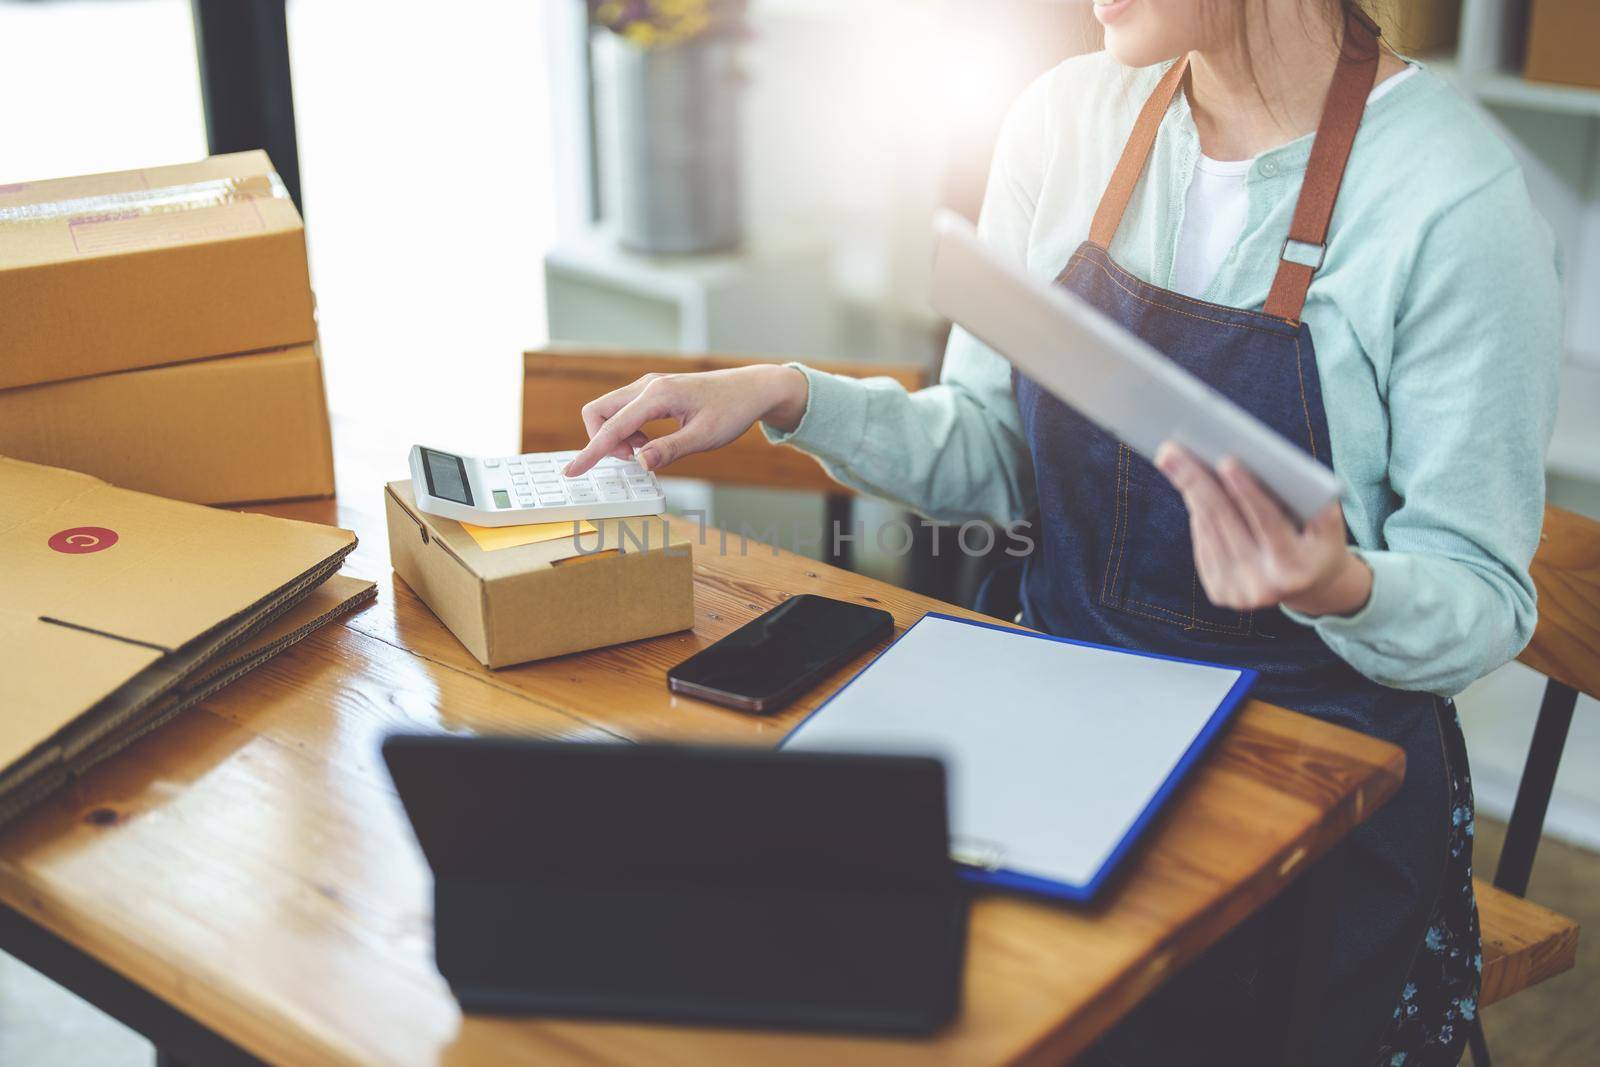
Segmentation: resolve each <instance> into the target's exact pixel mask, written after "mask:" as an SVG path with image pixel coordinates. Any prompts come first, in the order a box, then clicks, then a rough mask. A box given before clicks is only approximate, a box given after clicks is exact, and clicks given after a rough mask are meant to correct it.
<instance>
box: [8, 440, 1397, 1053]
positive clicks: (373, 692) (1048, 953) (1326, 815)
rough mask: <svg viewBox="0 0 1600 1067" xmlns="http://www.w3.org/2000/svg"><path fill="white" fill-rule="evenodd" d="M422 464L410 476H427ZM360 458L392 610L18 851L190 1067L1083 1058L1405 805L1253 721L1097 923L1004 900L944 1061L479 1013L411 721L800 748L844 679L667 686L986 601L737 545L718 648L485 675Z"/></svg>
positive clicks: (1306, 722)
mask: <svg viewBox="0 0 1600 1067" xmlns="http://www.w3.org/2000/svg"><path fill="white" fill-rule="evenodd" d="M402 462H403V461H402ZM351 466H352V463H351V461H349V460H348V459H347V458H346V457H344V456H343V455H341V472H340V476H341V484H342V485H343V486H344V487H345V493H344V495H343V496H342V497H341V499H340V501H339V502H338V503H337V505H336V504H335V503H334V502H331V501H327V502H319V503H302V504H293V505H279V506H276V507H272V508H263V509H261V510H266V511H271V512H273V513H276V514H280V515H287V516H293V517H297V518H306V519H314V520H318V521H326V522H338V523H339V524H341V525H344V526H347V527H350V528H352V529H354V530H356V531H357V532H358V533H359V534H360V537H361V545H360V547H359V549H358V550H357V552H356V554H355V555H354V556H353V557H352V559H351V563H350V566H349V568H348V569H349V570H350V571H352V572H354V573H356V574H358V575H361V576H363V577H368V578H372V579H374V580H376V581H377V582H378V584H379V601H378V603H377V604H376V605H374V606H372V607H370V608H368V609H366V610H365V611H363V612H361V613H360V614H359V615H357V616H355V617H353V618H352V619H351V620H350V621H349V622H348V624H346V625H341V626H334V627H331V628H330V629H328V630H326V631H324V632H322V633H320V634H318V635H316V636H314V637H312V638H311V639H309V640H307V641H306V642H305V643H303V644H302V645H300V646H298V647H297V648H295V649H293V650H291V651H290V652H288V653H286V654H284V655H283V656H282V657H280V658H278V659H276V660H273V661H271V662H270V663H268V664H267V665H265V666H264V667H262V668H260V669H259V670H257V671H255V672H254V673H252V674H250V675H249V676H247V677H245V678H243V679H242V680H240V681H238V682H236V683H234V684H233V685H232V686H230V687H229V688H227V689H226V690H224V691H222V692H221V693H220V694H219V695H217V696H216V697H215V698H213V699H212V700H210V701H208V702H207V703H205V704H204V705H202V706H200V707H198V708H196V709H194V710H191V711H189V712H187V713H186V714H184V715H183V716H182V717H181V718H179V719H178V720H176V721H174V722H173V723H171V724H170V725H168V726H165V727H163V728H162V729H161V730H159V731H157V732H156V733H155V734H153V735H151V736H150V737H148V738H146V739H145V740H143V741H141V742H139V743H138V744H136V745H135V746H133V747H132V748H130V749H128V750H127V751H126V752H124V753H122V754H120V755H118V756H116V757H115V758H113V759H112V760H110V761H109V762H108V763H106V764H104V765H103V766H101V767H100V768H98V769H96V770H95V771H94V772H92V773H91V774H90V775H89V776H87V777H86V778H85V779H84V780H82V781H81V782H80V783H78V784H76V785H75V786H73V787H71V788H70V789H69V790H67V791H65V792H63V793H62V794H60V795H58V796H57V797H55V798H54V799H52V800H51V801H50V802H48V803H46V804H45V805H43V806H42V807H41V808H39V809H38V810H37V811H35V812H33V813H30V815H29V816H27V817H26V818H24V819H23V820H21V821H19V822H18V823H17V824H15V825H13V826H11V827H10V828H9V829H7V830H6V831H5V832H4V833H3V834H0V904H3V905H4V907H0V947H4V948H6V949H7V950H9V951H12V952H13V953H15V954H17V955H19V956H22V957H23V958H24V959H28V960H29V961H30V962H33V963H34V964H35V966H38V967H40V968H41V969H43V970H45V971H46V972H47V973H49V974H51V975H52V976H54V977H56V978H57V980H59V981H62V982H63V983H64V984H67V985H69V986H71V987H73V988H75V989H76V990H78V991H79V992H80V993H81V994H82V995H84V996H86V997H88V998H89V999H91V1000H94V1001H97V1002H99V1003H101V1004H102V1005H103V1006H105V1007H106V1008H107V1009H108V1010H110V1011H112V1013H113V1014H117V1015H119V1016H121V1017H122V1018H124V1019H125V1020H126V1021H129V1022H130V1024H132V1025H135V1026H136V1028H138V1029H141V1030H142V1031H144V1032H145V1033H146V1034H147V1035H148V1036H150V1037H151V1038H152V1040H154V1041H156V1043H157V1044H158V1046H159V1047H162V1048H164V1049H167V1050H170V1052H171V1055H173V1057H174V1058H182V1057H187V1058H188V1059H190V1060H192V1061H193V1062H196V1063H201V1062H204V1063H211V1062H216V1061H220V1060H222V1059H225V1058H239V1057H238V1055H237V1052H238V1050H240V1049H242V1050H245V1051H246V1052H248V1053H249V1054H252V1055H254V1056H256V1057H260V1058H263V1059H266V1060H269V1061H273V1062H279V1063H289V1064H296V1065H300V1064H323V1063H327V1064H408V1065H409V1064H415V1065H422V1064H451V1065H464V1064H486V1065H496V1067H498V1065H502V1064H515V1063H538V1064H591V1065H592V1064H602V1063H603V1064H610V1063H620V1064H650V1065H681V1067H700V1065H703V1064H714V1063H728V1064H756V1063H759V1064H764V1065H772V1064H780V1065H781V1064H794V1065H811V1064H818V1063H826V1064H830V1065H833V1067H843V1065H846V1064H855V1063H873V1064H880V1063H881V1064H919V1065H920V1064H959V1065H962V1067H970V1065H974V1064H999V1063H1062V1062H1065V1061H1066V1060H1069V1059H1070V1058H1071V1057H1072V1056H1074V1055H1075V1054H1076V1053H1078V1052H1079V1051H1081V1050H1082V1049H1083V1048H1084V1047H1085V1046H1086V1045H1088V1044H1089V1043H1090V1042H1091V1041H1092V1040H1093V1039H1094V1037H1095V1036H1096V1035H1097V1034H1099V1033H1100V1032H1102V1031H1103V1030H1104V1029H1105V1028H1106V1027H1107V1026H1109V1025H1110V1024H1111V1023H1113V1022H1114V1021H1115V1020H1116V1019H1118V1018H1119V1017H1120V1016H1121V1015H1122V1014H1123V1013H1125V1012H1126V1011H1127V1010H1128V1009H1129V1008H1130V1007H1131V1006H1132V1005H1134V1004H1135V1003H1137V1002H1138V1001H1139V1000H1140V998H1142V997H1143V996H1145V995H1146V994H1147V993H1148V992H1149V991H1150V990H1151V989H1153V988H1154V987H1155V986H1156V985H1157V984H1158V983H1160V982H1161V981H1162V980H1163V979H1165V978H1166V977H1167V976H1168V975H1170V974H1172V973H1173V972H1174V971H1175V970H1177V969H1178V968H1179V967H1181V966H1182V965H1183V964H1184V963H1185V962H1187V961H1188V960H1190V959H1192V958H1193V957H1194V956H1195V955H1196V954H1197V953H1199V952H1200V951H1201V950H1202V949H1203V948H1204V947H1206V946H1207V945H1209V944H1211V943H1212V942H1214V941H1215V940H1216V939H1217V938H1218V937H1219V936H1220V935H1221V934H1222V933H1224V932H1225V931H1226V930H1228V929H1229V928H1231V927H1232V926H1234V925H1235V924H1237V923H1238V922H1239V921H1240V920H1241V919H1243V918H1244V917H1245V916H1247V915H1249V914H1250V913H1251V912H1252V911H1254V910H1255V909H1256V908H1258V907H1260V906H1261V904H1262V903H1263V902H1265V901H1266V900H1268V899H1269V898H1271V897H1272V896H1273V895H1275V894H1276V893H1277V892H1278V891H1279V890H1280V889H1282V888H1283V886H1284V885H1285V884H1286V883H1287V882H1288V881H1289V880H1291V879H1292V878H1293V877H1295V876H1296V875H1297V874H1298V873H1299V872H1300V871H1302V870H1304V869H1305V868H1306V866H1307V865H1308V864H1309V862H1310V861H1311V860H1312V859H1313V858H1315V857H1316V856H1317V855H1319V854H1321V853H1322V852H1324V851H1325V850H1326V849H1328V848H1329V847H1330V846H1331V845H1332V844H1334V843H1335V842H1337V841H1338V840H1339V839H1340V838H1341V837H1342V836H1343V835H1344V834H1345V833H1346V832H1347V831H1348V830H1349V829H1350V828H1351V827H1352V826H1353V825H1355V824H1356V823H1357V822H1359V821H1360V819H1361V818H1362V817H1363V816H1364V815H1365V814H1366V813H1367V812H1369V811H1371V810H1372V809H1373V808H1375V807H1376V806H1377V805H1378V804H1380V803H1382V802H1383V801H1384V800H1385V799H1386V798H1387V797H1388V796H1390V795H1391V794H1392V793H1393V792H1394V790H1395V789H1396V788H1397V786H1398V784H1399V782H1400V779H1401V776H1402V773H1403V767H1404V756H1403V754H1402V753H1401V751H1400V750H1399V749H1397V748H1394V747H1392V746H1390V745H1387V744H1384V743H1381V742H1379V741H1376V740H1373V739H1370V738H1367V737H1365V736H1362V735H1359V734H1355V733H1351V732H1348V731H1345V730H1342V729H1338V728H1336V727H1333V726H1329V725H1325V724H1322V723H1319V722H1316V721H1314V720H1312V719H1309V718H1306V717H1304V716H1301V715H1297V714H1294V713H1291V712H1288V711H1284V710H1282V709H1279V708H1274V707H1270V706H1267V705H1263V704H1260V703H1251V704H1249V705H1248V706H1247V707H1246V708H1244V709H1243V710H1242V712H1241V713H1240V715H1239V716H1238V718H1237V720H1236V722H1235V724H1234V725H1233V726H1232V727H1231V728H1230V729H1229V731H1228V732H1227V734H1226V735H1225V736H1224V737H1223V738H1222V739H1221V741H1220V742H1219V743H1218V745H1217V749H1216V751H1215V753H1214V754H1213V755H1212V756H1211V757H1210V758H1209V759H1208V760H1207V761H1206V763H1205V765H1204V766H1203V768H1202V769H1200V770H1199V771H1198V772H1196V774H1195V775H1194V779H1193V781H1192V782H1191V783H1190V784H1189V785H1188V786H1186V788H1185V789H1184V791H1183V792H1181V793H1180V794H1179V796H1178V797H1177V799H1176V801H1175V802H1174V804H1173V805H1172V810H1171V811H1170V813H1169V814H1168V815H1167V816H1166V817H1165V818H1164V819H1163V820H1162V821H1161V822H1159V823H1158V825H1157V826H1156V827H1155V829H1154V830H1153V831H1152V833H1151V835H1150V841H1149V843H1148V844H1147V845H1146V846H1145V847H1144V848H1142V849H1141V850H1140V852H1139V853H1138V855H1137V856H1136V858H1135V859H1134V860H1132V861H1131V863H1130V871H1129V874H1128V875H1127V876H1126V877H1124V878H1122V879H1120V880H1119V881H1118V883H1117V884H1115V885H1114V886H1113V887H1112V888H1111V889H1110V890H1109V891H1108V892H1107V893H1106V896H1105V899H1104V900H1103V902H1101V903H1099V904H1097V905H1096V906H1094V907H1092V908H1073V907H1063V906H1057V905H1052V904H1047V903H1038V902H1032V901H1028V900H1023V899H1019V898H1010V897H1002V896H986V897H983V898H981V899H979V900H978V901H977V903H976V904H975V906H974V910H973V915H972V923H971V935H970V945H969V952H968V964H967V971H966V985H965V993H964V1007H963V1010H962V1013H961V1016H960V1018H959V1020H958V1021H957V1022H956V1023H955V1024H954V1025H953V1026H951V1027H950V1028H949V1029H948V1030H947V1031H946V1032H944V1033H943V1034H942V1035H941V1036H939V1037H938V1038H937V1039H935V1040H932V1041H909V1040H886V1039H863V1038H846V1037H833V1036H797V1035H785V1034H777V1033H770V1032H761V1031H739V1030H717V1029H709V1028H688V1027H669V1026H643V1025H632V1024H623V1023H595V1022H583V1023H580V1022H565V1021H525V1020H506V1019H491V1018H478V1017H474V1018H464V1017H463V1016H462V1014H461V1013H460V1011H459V1010H458V1009H457V1007H456V1004H455V1002H454V1001H453V1000H452V999H451V998H450V995H449V993H448V991H447V989H446V987H445V983H444V981H443V980H442V979H441V978H440V977H439V975H438V972H437V971H435V969H434V967H433V962H432V955H431V952H432V931H431V922H430V884H429V878H428V875H427V871H426V868H425V866H424V864H423V861H422V856H421V854H420V852H419V851H418V849H417V847H416V845H415V843H414V841H413V840H412V838H411V835H410V830H409V828H408V826H407V825H406V822H405V820H404V818H403V816H402V814H401V810H400V806H399V803H398V801H397V799H396V797H395V795H394V793H393V791H392V789H391V787H390V784H389V781H388V778H387V775H386V773H385V771H384V769H383V766H382V763H381V760H380V758H379V754H378V745H379V741H380V740H381V739H382V737H383V736H384V735H385V734H386V733H387V732H389V731H393V730H451V731H462V730H471V731H484V732H490V731H511V732H517V733H524V734H532V735H537V736H542V737H551V738H571V739H592V738H606V737H608V738H627V739H652V738H679V739H687V738H692V739H696V740H706V741H722V742H740V743H749V744H756V745H770V744H773V743H775V742H776V741H777V740H778V739H779V738H780V737H781V736H782V735H783V734H784V733H785V732H786V731H787V730H788V729H789V728H790V727H791V726H792V725H793V724H794V723H795V722H796V721H797V719H798V718H799V717H801V716H802V715H804V714H805V713H806V712H807V711H808V710H809V709H811V708H813V707H814V706H815V705H816V704H817V702H818V701H819V700H820V699H821V698H822V697H823V696H824V695H825V694H827V693H830V692H832V691H833V689H834V688H835V687H836V686H837V684H838V683H839V682H841V681H842V680H843V679H844V678H845V677H847V676H848V675H849V674H850V673H851V672H853V671H854V670H856V669H857V668H858V667H859V666H860V663H859V662H857V663H854V664H851V665H850V666H849V667H848V668H846V669H845V670H842V671H841V672H840V673H839V675H838V676H837V677H836V678H834V679H833V680H832V681H831V682H830V683H829V684H828V685H826V686H824V687H822V688H821V689H820V690H819V691H818V692H816V693H813V694H812V695H811V696H810V697H808V698H807V699H805V700H803V701H801V702H800V703H799V704H797V705H796V706H794V707H793V708H791V709H790V710H789V711H787V712H786V713H784V714H782V715H778V716H776V717H773V718H756V717H751V716H747V715H743V714H740V713H737V712H733V711H728V710H724V709H721V708H717V707H714V706H712V705H708V704H702V703H699V702H696V701H693V700H688V699H684V698H679V697H674V696H673V695H671V694H669V693H668V692H667V689H666V686H665V683H664V679H663V674H664V672H665V670H666V669H667V668H668V667H669V666H671V665H672V664H674V663H676V662H678V661H679V660H681V659H683V658H684V657H686V656H688V655H689V654H690V653H692V652H694V651H695V650H696V649H699V648H702V647H704V646H705V645H706V644H707V643H709V642H711V641H713V640H716V639H717V638H719V637H721V636H722V635H724V634H726V633H728V632H729V631H730V630H732V629H734V628H735V627H736V626H738V625H740V624H741V623H743V622H745V621H746V620H748V619H750V618H752V617H753V616H755V615H757V614H759V613H761V612H763V611H765V610H766V609H767V608H769V607H771V606H772V605H773V604H776V603H777V602H779V601H780V600H782V599H784V598H785V597H788V596H791V595H794V594H798V593H821V594H824V595H827V596H832V597H838V598H840V599H846V600H856V601H863V602H866V603H871V604H876V605H879V606H881V607H883V608H886V609H888V610H889V611H891V612H892V613H893V614H894V616H895V621H896V625H897V631H898V630H903V629H904V628H905V627H906V626H908V625H910V624H911V623H912V622H914V621H915V620H916V619H918V618H919V617H920V616H921V615H922V614H923V613H924V612H926V611H929V610H933V609H939V610H943V611H948V612H952V613H954V614H958V615H968V616H971V615H972V613H970V612H964V611H962V610H961V609H958V608H952V607H951V606H949V605H946V604H941V603H938V602H936V601H932V600H929V599H928V598H925V597H921V596H917V595H914V594H912V593H908V592H905V591H904V590H901V589H897V588H895V587H892V586H889V585H885V584H883V583H880V582H876V581H872V580H870V579H866V578H862V577H859V576H856V575H853V574H850V573H847V572H844V571H839V570H835V569H832V568H829V567H827V566H824V565H821V564H817V563H813V562H810V561H809V560H806V559H804V558H801V557H797V556H794V555H790V554H788V553H776V554H775V553H774V552H773V551H772V550H770V549H767V548H765V547H764V546H759V545H754V544H752V545H750V546H749V548H748V552H747V553H746V554H740V553H739V551H738V542H737V540H734V541H731V542H730V551H729V554H727V555H722V554H719V552H718V545H717V538H716V537H715V535H713V536H712V537H711V538H710V539H709V544H707V545H705V546H700V545H696V546H695V577H696V590H695V628H694V630H693V631H692V632H688V633H682V634H676V635H672V636H668V637H663V638H659V639H656V640H651V641H643V642H638V643H635V644H631V645H626V646H622V647H618V648H611V649H604V650H600V651H597V652H591V653H587V654H583V655H576V656H568V657H564V658H561V659H557V660H552V661H548V662H544V663H539V664H533V665H530V666H525V667H520V668H515V669H509V670H503V671H497V672H489V671H486V670H484V669H482V668H480V667H479V666H478V665H477V663H476V662H475V661H474V660H472V659H471V657H470V656H469V655H468V654H467V652H466V651H465V650H464V649H463V648H462V647H461V646H460V645H459V644H457V642H456V640H455V638H453V637H452V636H451V635H450V633H449V632H448V631H446V630H445V629H444V628H443V627H442V626H441V625H440V624H439V623H438V622H437V621H436V620H435V619H434V617H433V616H432V614H430V613H429V611H428V609H427V608H426V607H425V606H423V605H422V603H421V602H420V601H419V600H418V599H417V598H416V597H415V596H414V595H413V594H412V593H411V591H410V590H409V589H408V588H406V586H405V585H404V584H403V583H402V582H400V581H399V580H398V579H396V578H395V577H394V576H393V574H392V573H391V571H390V569H389V562H388V551H387V547H386V544H385V535H384V523H383V509H382V503H381V500H382V497H381V477H377V476H360V471H363V470H366V471H369V473H370V472H374V471H375V473H376V474H380V475H381V474H383V473H386V472H384V471H383V470H382V469H381V467H380V468H367V467H365V466H364V465H359V464H358V465H356V466H357V468H358V470H357V472H356V473H355V474H353V473H352V469H351Z"/></svg>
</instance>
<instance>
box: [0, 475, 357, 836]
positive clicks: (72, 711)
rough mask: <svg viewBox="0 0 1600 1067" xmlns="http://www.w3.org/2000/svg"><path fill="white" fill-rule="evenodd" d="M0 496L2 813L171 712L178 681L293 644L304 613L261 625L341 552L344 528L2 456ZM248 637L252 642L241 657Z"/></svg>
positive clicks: (231, 669) (301, 596)
mask: <svg viewBox="0 0 1600 1067" xmlns="http://www.w3.org/2000/svg"><path fill="white" fill-rule="evenodd" d="M0 500H4V501H5V506H4V507H3V508H0V589H3V590H5V596H4V598H0V647H3V648H4V650H5V669H4V670H0V708H3V709H5V714H4V715H0V811H4V812H8V813H9V812H12V811H14V810H17V809H18V808H19V807H20V806H25V803H26V802H29V801H31V800H33V799H37V797H38V796H40V795H42V794H43V793H45V792H48V791H49V790H50V789H53V788H55V787H57V786H58V785H59V784H60V783H61V782H62V781H64V780H65V778H66V777H68V776H70V775H71V774H72V773H76V771H77V770H79V769H81V768H82V767H83V766H85V765H86V763H89V762H93V761H94V760H97V759H100V758H103V757H104V756H106V755H108V754H109V753H110V751H111V750H113V749H114V748H115V747H117V746H118V745H119V744H123V743H126V742H127V741H131V740H132V739H133V738H134V737H137V736H138V734H139V733H140V732H142V730H144V729H148V728H150V727H151V726H153V725H154V724H155V723H156V722H158V721H160V716H162V715H163V714H167V715H170V714H171V713H173V711H172V706H171V704H172V701H173V700H176V699H177V698H178V697H180V696H181V694H182V693H183V691H184V689H185V683H186V682H193V683H196V684H200V683H203V684H205V685H211V686H212V687H214V686H215V685H220V684H222V683H223V682H224V681H225V680H226V679H227V678H229V677H232V676H234V675H235V674H237V673H238V672H239V671H240V670H243V669H246V665H247V664H250V663H253V662H259V658H257V659H252V658H251V657H255V656H258V655H260V654H263V653H264V654H270V651H271V650H272V649H275V648H278V647H283V646H284V645H285V644H287V643H292V641H293V640H295V639H297V638H296V637H295V634H297V633H300V634H301V635H302V636H303V632H302V630H303V628H304V627H305V626H307V625H308V624H314V623H315V621H316V620H315V619H311V620H304V621H300V622H298V623H297V625H296V626H295V627H294V628H293V629H292V630H291V631H290V632H289V633H287V634H285V633H279V632H277V631H275V630H273V629H271V627H272V625H273V624H274V623H278V622H282V621H283V620H285V619H286V617H287V616H286V613H288V612H291V611H293V609H294V608H295V607H296V606H297V605H299V604H301V603H302V602H304V601H305V600H306V598H307V597H310V596H311V595H312V594H313V593H314V592H315V591H316V590H317V589H318V588H319V587H320V586H322V585H323V583H324V582H326V581H327V580H328V579H329V578H330V577H331V576H332V575H333V574H334V572H335V571H337V570H338V568H339V565H340V564H341V563H342V561H343V560H344V557H345V556H346V555H348V554H349V553H350V551H351V550H352V549H353V548H354V547H355V544H356V538H355V535H354V534H352V533H350V532H349V531H348V530H339V529H335V528H334V527H331V526H320V525H317V524H314V523H306V522H293V521H290V520H288V519H277V518H271V517H268V516H265V515H249V514H243V513H239V512H229V511H218V510H215V509H212V508H205V507H200V506H198V505H195V504H184V503H180V502H178V501H174V500H163V499H161V498H160V497H154V496H147V495H146V494H143V493H134V492H129V491H128V490H125V489H117V488H114V487H112V486H109V485H107V484H106V483H104V482H102V481H100V480H99V479H97V478H91V477H89V476H88V475H85V474H79V473H76V472H74V471H64V470H58V469H56V468H53V467H41V466H36V465H34V464H31V463H21V462H18V461H16V460H10V459H0ZM347 592H348V593H349V595H350V596H354V595H356V592H357V591H354V590H350V591H347ZM324 607H326V606H324ZM318 617H319V618H324V619H325V617H326V612H325V611H324V612H322V613H320V614H319V615H318ZM257 638H261V639H266V640H268V646H267V647H262V648H259V649H258V648H256V647H255V646H254V645H252V644H251V642H252V641H253V640H255V639H257ZM241 657H242V658H241ZM213 668H214V669H213Z"/></svg>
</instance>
